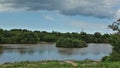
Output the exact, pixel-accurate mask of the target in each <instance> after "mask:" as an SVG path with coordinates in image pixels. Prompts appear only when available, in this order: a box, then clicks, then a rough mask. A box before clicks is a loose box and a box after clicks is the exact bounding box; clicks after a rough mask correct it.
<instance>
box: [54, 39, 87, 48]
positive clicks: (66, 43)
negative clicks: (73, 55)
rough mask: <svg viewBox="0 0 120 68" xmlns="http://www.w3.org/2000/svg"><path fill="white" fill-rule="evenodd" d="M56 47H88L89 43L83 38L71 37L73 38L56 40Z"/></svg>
mask: <svg viewBox="0 0 120 68" xmlns="http://www.w3.org/2000/svg"><path fill="white" fill-rule="evenodd" d="M56 47H64V48H82V47H87V45H86V43H85V42H84V41H82V40H78V39H71V38H61V39H59V40H58V41H57V42H56Z"/></svg>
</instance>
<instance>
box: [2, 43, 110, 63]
mask: <svg viewBox="0 0 120 68" xmlns="http://www.w3.org/2000/svg"><path fill="white" fill-rule="evenodd" d="M111 52H112V46H111V45H110V44H93V43H91V44H88V47H86V48H57V47H55V43H44V44H0V64H2V63H6V62H19V61H41V60H85V59H92V60H100V59H101V58H102V57H103V56H107V55H109V54H110V53H111Z"/></svg>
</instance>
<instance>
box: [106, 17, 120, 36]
mask: <svg viewBox="0 0 120 68" xmlns="http://www.w3.org/2000/svg"><path fill="white" fill-rule="evenodd" d="M108 27H109V28H110V29H112V30H113V31H118V33H119V34H120V18H119V19H118V20H117V21H115V22H113V23H112V24H111V25H108Z"/></svg>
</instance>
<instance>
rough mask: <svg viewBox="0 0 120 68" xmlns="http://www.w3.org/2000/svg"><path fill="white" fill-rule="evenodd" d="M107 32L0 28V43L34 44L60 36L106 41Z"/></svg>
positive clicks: (95, 41)
mask: <svg viewBox="0 0 120 68" xmlns="http://www.w3.org/2000/svg"><path fill="white" fill-rule="evenodd" d="M109 37H110V35H109V34H103V35H102V34H101V33H99V32H95V33H94V34H87V33H85V32H79V33H77V32H72V33H69V32H67V33H61V32H56V31H52V32H46V31H30V30H26V29H11V30H4V29H0V44H9V43H12V44H34V43H40V42H56V41H57V40H58V39H60V38H74V39H78V40H82V41H85V42H86V43H108V38H109Z"/></svg>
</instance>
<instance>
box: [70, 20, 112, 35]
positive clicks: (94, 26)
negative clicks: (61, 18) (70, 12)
mask: <svg viewBox="0 0 120 68" xmlns="http://www.w3.org/2000/svg"><path fill="white" fill-rule="evenodd" d="M69 25H70V26H71V27H74V28H76V29H77V30H82V29H83V30H85V31H87V32H90V33H94V32H101V33H106V32H108V33H109V32H112V31H111V30H109V29H108V28H107V26H108V24H101V23H90V22H89V23H88V22H84V21H78V20H73V21H71V22H70V23H69Z"/></svg>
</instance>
